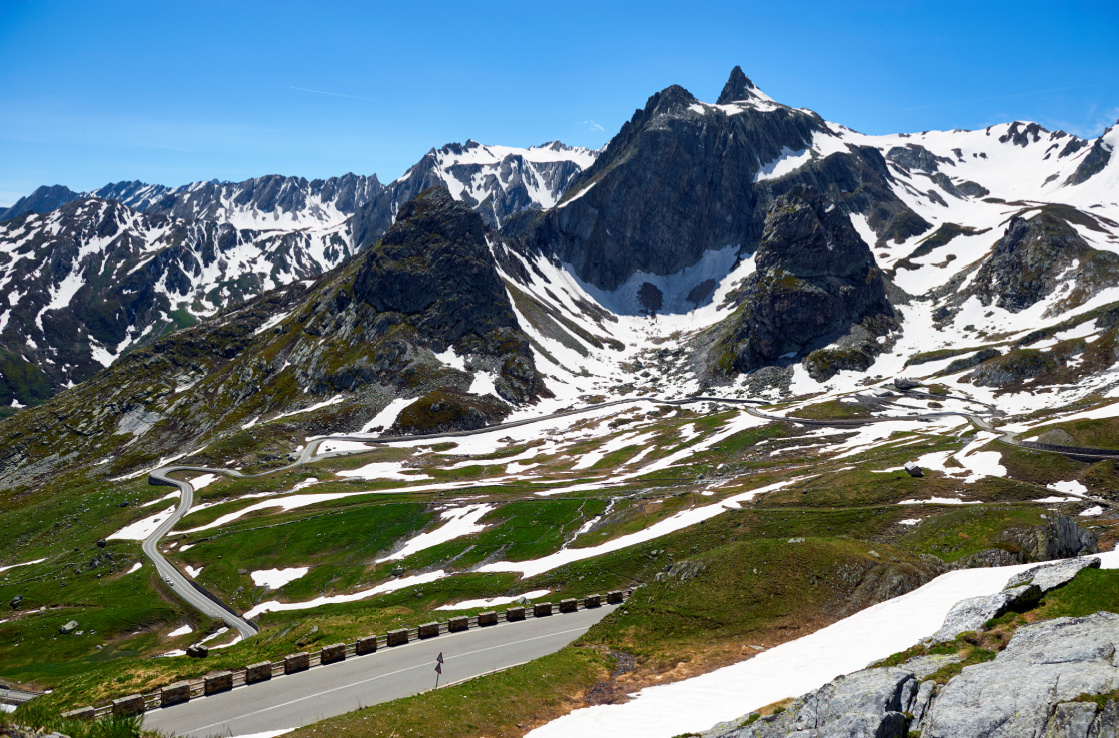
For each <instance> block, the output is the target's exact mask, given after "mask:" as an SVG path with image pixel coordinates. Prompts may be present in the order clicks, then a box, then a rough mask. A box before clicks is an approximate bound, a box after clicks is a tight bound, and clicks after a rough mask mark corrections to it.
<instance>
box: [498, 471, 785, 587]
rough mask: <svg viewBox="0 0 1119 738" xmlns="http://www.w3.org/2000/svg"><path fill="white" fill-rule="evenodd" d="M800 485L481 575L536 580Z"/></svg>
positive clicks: (741, 498)
mask: <svg viewBox="0 0 1119 738" xmlns="http://www.w3.org/2000/svg"><path fill="white" fill-rule="evenodd" d="M798 481H800V478H796V479H787V480H785V481H783V482H777V483H776V484H770V485H767V486H765V487H759V488H758V489H753V490H750V491H749V492H743V493H742V494H739V495H735V496H733V497H728V498H727V499H725V500H722V501H721V502H716V503H714V504H711V505H704V506H703V507H693V508H692V509H690V510H684V511H682V512H678V513H676V514H675V515H673V516H672V517H670V518H666V519H665V520H662V521H660V522H659V523H654V524H653V525H650V526H649V527H648V528H645V529H644V530H641V531H638V532H637V533H630V534H629V535H625V536H619V537H618V538H615V539H614V540H612V541H607V542H606V543H603V544H601V545H599V546H591V547H588V548H564V549H561V550H559V551H557V552H555V553H554V554H551V555H550V556H543V557H541V558H539V559H533V560H531V561H498V562H495V563H493V564H486V565H485V566H482V567H479V568H478V571H481V572H491V571H493V572H502V571H510V572H517V573H519V574H520V575H521V576H523V577H525V578H528V577H534V576H536V575H537V574H543V573H544V572H546V571H551V570H552V569H555V568H556V567H560V566H563V565H564V564H570V563H571V562H573V561H582V560H583V559H589V558H593V557H595V556H602V555H603V554H607V553H610V552H611V551H618V550H619V549H623V548H627V547H629V546H635V545H637V544H638V543H645V542H646V541H651V540H653V539H654V538H660V537H661V536H665V535H668V534H669V533H674V532H676V531H678V530H682V529H683V528H687V527H688V526H690V525H695V524H696V523H700V522H702V521H704V520H708V519H710V518H713V517H715V516H716V515H719V514H721V513H724V512H726V511H727V510H733V509H735V508H737V507H738V503H740V502H746V501H748V500H751V499H753V498H754V497H755V496H756V495H760V494H762V493H764V492H772V491H774V490H778V489H781V488H782V487H787V486H789V485H790V484H793V483H794V482H798Z"/></svg>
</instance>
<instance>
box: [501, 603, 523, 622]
mask: <svg viewBox="0 0 1119 738" xmlns="http://www.w3.org/2000/svg"><path fill="white" fill-rule="evenodd" d="M524 619H525V609H524V608H523V607H510V608H509V609H508V610H506V611H505V622H507V623H515V622H517V621H519V620H524Z"/></svg>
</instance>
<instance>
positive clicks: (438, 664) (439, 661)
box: [435, 651, 443, 689]
mask: <svg viewBox="0 0 1119 738" xmlns="http://www.w3.org/2000/svg"><path fill="white" fill-rule="evenodd" d="M442 673H443V652H442V651H440V652H439V656H438V657H436V659H435V688H436V689H439V675H440V674H442Z"/></svg>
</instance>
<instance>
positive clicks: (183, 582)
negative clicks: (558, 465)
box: [142, 389, 1119, 638]
mask: <svg viewBox="0 0 1119 738" xmlns="http://www.w3.org/2000/svg"><path fill="white" fill-rule="evenodd" d="M897 391H898V392H899V393H900V394H901V395H902V396H907V397H914V398H919V399H935V400H944V399H954V400H960V401H963V402H969V403H973V404H976V405H981V406H983V407H984V408H986V409H987V414H989V415H998V414H1000V413H999V411H998V410H997V409H996V408H995V407H994V406H993V405H990V404H988V403H983V402H980V401H978V400H974V399H972V398H969V397H962V396H955V395H933V394H929V393H925V392H917V391H913V390H900V389H899V390H897ZM873 399H874V400H875V401H877V402H880V403H881V404H884V405H892V406H893V407H895V408H897V409H904V410H911V409H910V408H905V407H903V406H900V405H897V404H895V403H892V402H891V401H889V400H888V398H883V397H875V398H873ZM635 402H653V403H657V404H663V405H674V406H681V405H687V404H692V403H697V402H713V403H721V404H729V405H737V406H746V408H745V409H746V412H748V413H749V414H750V415H753V416H755V417H757V418H761V419H764V420H768V421H771V422H781V423H795V424H801V425H812V426H824V427H833V428H857V427H861V426H865V425H869V424H872V423H883V422H897V421H928V420H935V419H939V418H944V417H952V416H955V417H963V418H965V419H967V420H968V421H969V422H971V423H972V424H973V425H974V426H976V427H977V428H979V429H981V430H985V431H989V432H993V433H1000V434H1001V435H1000V437H999V438H998V439H997V440H999V441H1002V442H1004V443H1008V444H1011V445H1014V446H1018V447H1020V448H1024V449H1028V450H1031V451H1040V452H1044V453H1060V454H1063V455H1067V456H1073V457H1074V458H1081V459H1101V458H1104V459H1119V451H1116V450H1113V449H1098V448H1080V447H1071V446H1069V447H1066V446H1054V445H1050V444H1041V443H1036V442H1032V441H1023V440H1021V439H1019V438H1018V434H1017V433H1015V432H1012V431H1007V430H999V429H996V428H995V427H994V426H992V425H991V423H990V422H989V421H988V420H987V419H986V418H984V417H982V416H981V415H979V414H977V413H969V412H964V411H954V410H946V411H939V412H934V413H917V414H913V415H902V416H887V417H870V418H849V419H817V418H797V417H788V416H783V415H771V414H769V413H764V412H761V411H760V410H757V409H756V408H754V407H750V406H751V405H766V404H768V403H766V402H765V401H762V400H751V399H739V398H727V397H709V396H702V395H701V396H694V397H686V398H682V399H673V400H666V399H660V398H655V397H635V398H626V399H621V400H611V401H609V402H602V403H597V404H594V405H587V406H586V407H581V408H577V409H572V410H562V411H559V412H556V413H552V414H550V415H543V416H540V417H537V418H527V419H524V420H517V421H512V422H509V423H500V424H498V425H492V426H487V427H485V428H479V429H476V430H466V431H454V432H450V433H431V434H417V435H412V436H373V435H367V434H360V433H356V434H354V433H351V434H338V435H329V436H321V437H319V438H315V439H312V440H310V441H309V442H308V443H307V444H306V446H304V448H302V449H301V450H300V451H299V454H298V455H297V456H296V458H295V460H294V461H292V462H291V463H290V464H287V465H285V466H283V467H280V468H278V469H269V470H268V471H265V472H260V473H259V474H243V473H242V472H240V471H238V470H236V469H219V468H212V467H204V466H189V465H178V466H165V467H161V468H159V469H156V470H154V471H152V472H150V473H149V475H148V482H149V483H150V484H157V485H166V486H173V487H177V488H178V489H179V491H180V493H181V499H180V502H179V507H178V508H177V509H176V510H175V512H174V513H173V514H172V515H171V517H170V518H168V519H167V520H166V521H164V522H163V524H161V525H160V526H159V527H158V528H157V529H156V530H155V531H154V532H153V533H152V534H151V535H150V536H148V537H147V538H146V539H145V540H144V542H143V546H142V548H143V551H144V554H145V555H146V556H147V557H148V558H149V559H151V561H152V563H153V564H154V565H155V567H156V570H157V571H158V572H159V574H160V576H162V577H163V578H164V580H165V581H167V582H168V583H169V584H171V586H172V589H174V591H175V592H176V593H177V594H178V595H179V596H180V597H181V598H182V599H184V600H185V601H186V602H187V603H189V604H190V605H191V606H193V607H195V608H197V609H198V610H199V611H201V612H203V613H204V614H206V615H208V616H211V617H217V618H221V619H222V620H223V621H225V623H226V624H227V625H229V626H230V627H232V628H236V629H237V632H238V633H240V634H241V637H242V638H249V637H251V636H253V635H255V634H257V633H259V632H260V629H259V628H258V627H257V626H256V624H255V623H253V622H252V621H250V620H246V619H245V618H242V617H241V616H240V615H239V614H238V613H237V612H236V611H235V610H234V609H233V608H232V607H230V606H228V605H226V604H224V603H222V602H221V600H219V599H218V598H217V597H216V596H214V595H212V594H210V593H209V592H207V591H206V590H204V589H202V588H201V587H200V586H199V585H197V584H196V583H195V582H194V581H193V580H192V579H189V578H187V577H186V575H184V574H183V573H182V572H180V571H179V570H178V569H177V568H176V567H175V566H174V565H173V564H171V563H170V562H168V561H167V560H166V559H165V558H164V557H163V556H162V554H160V553H159V541H160V540H161V539H162V538H163V536H165V535H166V534H167V532H168V531H170V530H171V529H172V528H173V527H174V526H175V525H176V523H178V522H179V520H181V519H182V517H183V516H184V515H186V514H187V513H188V512H190V508H191V505H192V504H193V501H194V487H192V486H191V484H190V482H187V481H184V480H181V479H176V478H174V477H172V476H171V475H172V474H174V473H177V472H188V473H189V472H195V473H202V474H223V475H226V476H230V477H255V476H262V475H265V474H275V473H277V472H280V471H285V470H287V469H293V468H296V467H298V466H301V465H303V464H306V463H307V462H309V461H314V460H321V459H326V458H330V457H334V456H346V455H351V454H355V453H363V452H364V450H360V449H359V450H352V451H346V450H340V451H332V452H329V453H324V454H316V453H315V452H316V451H317V450H318V449H319V447H320V446H321V445H322V444H323V443H326V442H329V441H349V442H358V443H376V444H389V443H402V442H415V441H418V440H438V439H446V438H462V437H467V436H474V435H480V434H483V433H493V432H495V431H501V430H504V429H507V428H516V427H521V426H525V425H530V424H533V423H543V422H548V421H551V420H555V419H557V418H563V417H570V416H573V415H580V414H584V413H588V412H594V411H597V410H601V409H603V408H608V407H614V406H618V405H625V404H633V403H635Z"/></svg>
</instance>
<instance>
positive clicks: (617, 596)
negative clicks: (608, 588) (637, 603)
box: [606, 591, 626, 605]
mask: <svg viewBox="0 0 1119 738" xmlns="http://www.w3.org/2000/svg"><path fill="white" fill-rule="evenodd" d="M625 598H626V593H625V592H619V591H614V592H609V593H607V595H606V604H608V605H617V604H619V603H621V602H622V601H623V600H624V599H625Z"/></svg>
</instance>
